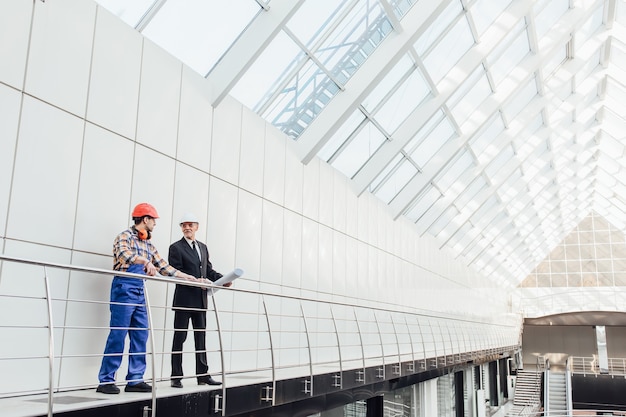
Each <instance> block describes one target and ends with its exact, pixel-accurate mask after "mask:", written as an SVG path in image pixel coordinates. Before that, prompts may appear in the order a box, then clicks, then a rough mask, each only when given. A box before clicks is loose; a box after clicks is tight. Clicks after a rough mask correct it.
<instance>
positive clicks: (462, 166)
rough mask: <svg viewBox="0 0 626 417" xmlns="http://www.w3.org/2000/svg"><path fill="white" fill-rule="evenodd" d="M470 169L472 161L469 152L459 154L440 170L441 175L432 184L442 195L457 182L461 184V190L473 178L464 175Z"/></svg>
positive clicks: (472, 165)
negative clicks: (435, 185)
mask: <svg viewBox="0 0 626 417" xmlns="http://www.w3.org/2000/svg"><path fill="white" fill-rule="evenodd" d="M472 168H474V159H473V158H472V156H471V155H470V154H469V152H461V153H460V154H459V155H458V156H457V157H456V158H455V159H454V160H453V161H451V162H450V163H448V164H447V165H446V166H445V167H444V168H443V169H442V170H441V173H440V174H439V175H438V176H437V178H435V180H434V182H435V184H437V187H438V188H439V189H440V190H441V191H442V192H443V193H444V194H445V193H446V192H447V191H448V189H450V187H452V186H453V185H454V184H456V183H457V182H460V183H461V185H462V187H461V188H462V189H463V188H465V185H466V184H467V183H468V181H469V179H470V178H472V177H473V176H474V175H472V174H471V173H469V175H464V174H467V171H468V170H470V169H472ZM457 192H458V191H457Z"/></svg>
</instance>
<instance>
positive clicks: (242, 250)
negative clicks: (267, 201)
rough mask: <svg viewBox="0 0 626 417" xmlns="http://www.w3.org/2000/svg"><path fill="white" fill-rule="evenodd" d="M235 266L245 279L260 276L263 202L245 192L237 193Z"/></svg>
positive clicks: (259, 198) (257, 278) (256, 196)
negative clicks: (242, 271)
mask: <svg viewBox="0 0 626 417" xmlns="http://www.w3.org/2000/svg"><path fill="white" fill-rule="evenodd" d="M237 209H238V213H237V236H236V239H237V240H236V251H235V265H234V266H236V267H237V268H241V269H243V270H244V276H245V277H246V279H250V280H255V281H256V280H259V279H260V276H261V236H262V225H263V200H262V199H261V197H259V196H258V195H255V194H251V193H249V192H247V191H245V190H240V191H239V204H238V207H237Z"/></svg>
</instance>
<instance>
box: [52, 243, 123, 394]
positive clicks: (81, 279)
mask: <svg viewBox="0 0 626 417" xmlns="http://www.w3.org/2000/svg"><path fill="white" fill-rule="evenodd" d="M96 237H97V238H98V239H101V240H102V237H101V236H96V234H95V233H94V234H92V238H96ZM113 238H114V236H111V238H110V239H104V240H106V241H107V243H108V244H109V246H110V247H111V246H112V243H113ZM107 255H108V256H98V255H92V254H85V253H74V254H73V255H72V263H73V264H76V265H89V266H90V267H93V268H102V269H112V266H113V262H112V257H111V255H109V254H107ZM111 280H112V276H110V275H106V274H91V273H86V272H79V271H73V272H71V273H70V278H69V289H68V292H67V298H68V299H74V300H86V301H87V300H88V301H98V302H105V303H104V304H103V303H82V302H68V304H67V311H66V314H65V316H64V317H65V319H66V321H65V325H66V326H68V327H69V328H68V329H66V330H65V332H64V333H63V350H62V351H60V352H58V354H62V355H68V356H74V357H71V358H69V357H66V358H64V359H63V367H62V369H61V373H60V375H59V381H60V382H59V383H60V385H61V386H68V385H72V384H85V385H88V384H93V383H94V381H96V380H97V377H98V371H99V369H100V362H101V360H102V357H101V356H99V355H101V354H102V352H103V351H104V345H105V342H106V338H107V335H108V329H106V327H107V326H108V325H109V317H110V313H109V306H108V304H106V303H108V301H109V293H110V291H111ZM72 327H74V328H72ZM80 355H91V356H80ZM122 372H125V370H123V371H122Z"/></svg>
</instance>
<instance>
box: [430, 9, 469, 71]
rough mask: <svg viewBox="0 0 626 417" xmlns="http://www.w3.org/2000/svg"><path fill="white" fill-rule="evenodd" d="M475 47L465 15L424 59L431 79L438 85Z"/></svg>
mask: <svg viewBox="0 0 626 417" xmlns="http://www.w3.org/2000/svg"><path fill="white" fill-rule="evenodd" d="M472 45H474V36H473V35H472V31H471V30H470V27H469V24H468V22H467V17H466V16H465V15H463V16H462V17H461V18H460V19H459V20H458V21H457V22H456V24H455V25H454V26H453V27H452V28H451V29H450V31H449V32H448V33H446V34H445V35H444V36H443V38H442V39H440V40H439V42H438V43H437V46H436V48H434V49H433V50H431V51H430V52H429V53H428V55H426V57H425V58H424V60H423V61H424V66H425V67H426V69H427V71H428V73H429V75H430V77H431V78H432V79H433V81H434V82H435V83H438V82H439V81H441V80H442V79H443V77H445V76H446V74H447V73H448V72H449V71H450V70H451V69H452V68H453V67H454V65H456V63H457V62H459V59H461V57H462V56H463V55H464V54H465V53H466V52H467V51H468V50H469V49H470V48H471V47H472Z"/></svg>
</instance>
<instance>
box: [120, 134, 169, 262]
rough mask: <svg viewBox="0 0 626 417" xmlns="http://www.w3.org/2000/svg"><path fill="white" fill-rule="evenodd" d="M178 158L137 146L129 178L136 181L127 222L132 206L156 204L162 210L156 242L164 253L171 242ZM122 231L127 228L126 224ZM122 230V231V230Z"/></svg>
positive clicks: (158, 209) (133, 186)
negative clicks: (173, 195) (173, 198)
mask: <svg viewBox="0 0 626 417" xmlns="http://www.w3.org/2000/svg"><path fill="white" fill-rule="evenodd" d="M174 172H175V163H174V160H173V159H171V158H168V157H166V156H164V155H163V154H160V153H158V152H155V151H153V150H151V149H148V148H144V147H143V146H141V145H136V146H135V159H134V164H133V166H132V167H128V181H131V182H132V194H131V201H132V204H131V206H130V210H129V212H128V218H127V219H128V220H127V223H126V225H129V224H131V220H130V212H131V210H132V208H133V207H134V206H135V205H136V204H138V203H142V202H147V203H150V204H152V205H153V206H154V207H155V208H156V210H157V212H158V213H159V219H158V220H157V225H156V228H155V230H154V233H153V237H152V242H153V243H154V244H155V245H156V247H157V249H158V250H159V252H160V253H161V256H167V248H168V247H169V245H170V243H171V241H172V240H171V239H172V236H171V229H170V225H171V224H172V220H173V214H172V194H173V192H172V190H173V189H174V178H175V177H174ZM120 226H122V227H121V228H120V229H119V231H122V230H123V229H124V224H122V225H120ZM119 231H118V232H119Z"/></svg>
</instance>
